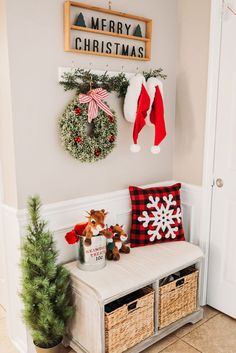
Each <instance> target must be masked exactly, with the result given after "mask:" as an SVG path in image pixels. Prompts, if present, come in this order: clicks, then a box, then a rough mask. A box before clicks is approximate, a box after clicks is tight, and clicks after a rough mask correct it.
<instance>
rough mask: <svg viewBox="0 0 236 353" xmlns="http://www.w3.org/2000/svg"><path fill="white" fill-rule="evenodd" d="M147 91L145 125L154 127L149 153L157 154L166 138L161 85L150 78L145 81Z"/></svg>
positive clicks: (153, 78)
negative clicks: (148, 98) (147, 101)
mask: <svg viewBox="0 0 236 353" xmlns="http://www.w3.org/2000/svg"><path fill="white" fill-rule="evenodd" d="M146 87H147V91H148V94H149V97H150V107H149V110H148V112H147V119H146V123H147V125H148V126H151V125H154V128H155V138H154V145H153V146H152V147H151V152H152V153H154V154H157V153H159V152H160V147H159V145H160V143H161V142H162V141H163V140H164V138H165V137H166V127H165V117H164V101H163V85H162V82H161V81H160V80H158V79H157V78H156V77H150V78H149V79H148V80H147V85H146Z"/></svg>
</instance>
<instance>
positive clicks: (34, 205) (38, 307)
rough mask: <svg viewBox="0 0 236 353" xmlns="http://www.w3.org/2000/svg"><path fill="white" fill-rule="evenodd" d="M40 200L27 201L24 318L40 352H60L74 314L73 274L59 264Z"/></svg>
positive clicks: (22, 262)
mask: <svg viewBox="0 0 236 353" xmlns="http://www.w3.org/2000/svg"><path fill="white" fill-rule="evenodd" d="M40 207H41V203H40V199H39V198H38V197H31V198H29V201H28V212H29V224H28V227H27V234H26V237H25V238H24V240H23V245H22V260H21V269H22V292H21V298H22V300H23V303H24V310H23V319H24V322H25V324H26V326H27V327H28V328H29V330H30V332H31V335H32V338H33V341H34V344H35V347H36V351H37V352H38V353H49V352H50V353H57V352H59V350H60V344H61V341H62V338H63V336H64V334H65V333H66V327H67V324H68V321H69V319H70V318H71V317H72V315H73V305H72V296H71V294H72V293H71V286H70V277H69V274H68V272H67V270H66V269H65V268H64V267H63V266H61V265H58V264H57V256H58V254H57V251H56V247H55V243H54V241H53V236H52V234H51V232H50V231H49V230H47V229H46V222H44V221H43V220H41V218H40Z"/></svg>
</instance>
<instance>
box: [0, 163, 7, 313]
mask: <svg viewBox="0 0 236 353" xmlns="http://www.w3.org/2000/svg"><path fill="white" fill-rule="evenodd" d="M1 175H2V173H1V164H0V305H1V306H3V307H4V308H5V309H6V302H7V290H6V262H5V246H4V244H5V242H4V234H3V224H2V212H1V211H2V200H3V189H2V180H1Z"/></svg>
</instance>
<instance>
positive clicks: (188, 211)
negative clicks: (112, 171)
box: [3, 180, 201, 353]
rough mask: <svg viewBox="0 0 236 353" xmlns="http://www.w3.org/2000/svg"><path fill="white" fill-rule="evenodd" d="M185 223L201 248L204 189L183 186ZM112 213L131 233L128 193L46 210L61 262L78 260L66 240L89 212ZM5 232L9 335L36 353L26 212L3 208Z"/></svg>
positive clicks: (110, 220)
mask: <svg viewBox="0 0 236 353" xmlns="http://www.w3.org/2000/svg"><path fill="white" fill-rule="evenodd" d="M174 183H175V181H173V180H172V181H166V182H161V183H155V184H151V185H145V186H144V187H150V186H160V185H172V184H174ZM181 199H182V209H183V222H184V229H185V236H186V240H188V241H190V242H193V243H194V244H197V245H198V244H199V227H200V210H201V187H198V186H194V185H189V184H185V183H184V184H182V189H181ZM102 208H104V209H106V210H108V211H109V215H108V216H107V224H114V223H119V224H123V225H124V227H125V229H126V231H127V232H129V229H130V223H131V203H130V197H129V191H128V189H125V190H119V191H116V192H111V193H107V194H101V195H96V196H88V197H83V198H79V199H75V200H69V201H63V202H59V203H54V204H48V205H44V206H43V207H42V217H44V218H45V219H46V220H47V221H48V226H49V228H50V230H51V231H52V232H53V233H54V237H55V241H56V244H57V248H58V250H59V262H60V263H66V262H69V261H72V260H74V259H75V258H76V246H71V245H68V244H67V243H66V242H65V240H64V236H65V233H66V232H67V231H68V230H70V229H72V227H73V226H74V224H76V223H79V222H81V221H84V217H85V215H86V212H85V211H89V210H90V209H102ZM3 219H4V232H5V234H6V247H7V249H6V251H7V254H6V255H7V274H8V275H7V277H8V308H9V311H8V325H9V334H10V337H11V338H12V340H13V342H14V343H15V345H16V346H17V348H18V349H19V350H20V351H21V352H22V353H23V352H24V353H34V349H33V346H32V343H31V342H30V339H29V336H28V334H27V331H26V329H25V327H24V325H23V323H22V321H21V310H22V306H21V303H20V299H19V296H18V292H19V288H20V271H19V267H18V264H19V260H20V250H19V249H20V242H21V238H22V237H23V236H24V234H25V226H26V224H27V212H26V210H15V209H12V208H10V207H8V206H3Z"/></svg>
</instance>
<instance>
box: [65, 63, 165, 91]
mask: <svg viewBox="0 0 236 353" xmlns="http://www.w3.org/2000/svg"><path fill="white" fill-rule="evenodd" d="M142 74H143V76H144V77H145V79H146V80H147V79H148V78H149V77H160V78H162V79H164V80H165V79H166V77H167V76H166V75H164V74H163V70H162V69H161V68H159V69H155V70H150V71H147V72H146V71H143V73H142ZM60 84H61V85H62V86H63V87H64V90H65V91H69V90H74V89H75V90H76V93H77V94H79V93H87V92H88V91H89V90H90V89H91V88H92V89H94V88H103V89H105V90H107V91H108V92H113V91H114V92H117V94H118V96H119V97H125V94H126V91H127V88H128V85H129V80H128V79H127V78H126V76H125V74H124V73H119V74H117V75H115V76H109V75H108V73H107V72H105V73H104V74H102V75H97V74H94V73H92V72H91V70H84V69H75V70H74V71H73V72H66V73H64V75H63V76H62V79H61V81H60Z"/></svg>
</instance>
